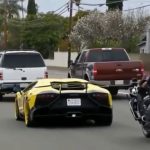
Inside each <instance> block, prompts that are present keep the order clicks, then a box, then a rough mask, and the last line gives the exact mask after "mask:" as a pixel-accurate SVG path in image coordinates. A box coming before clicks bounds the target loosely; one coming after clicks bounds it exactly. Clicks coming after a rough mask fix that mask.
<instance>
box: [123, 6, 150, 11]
mask: <svg viewBox="0 0 150 150" xmlns="http://www.w3.org/2000/svg"><path fill="white" fill-rule="evenodd" d="M148 6H150V4H148V5H143V6H140V7H135V8H131V9H126V10H123V11H132V10H136V9H141V8H145V7H148Z"/></svg>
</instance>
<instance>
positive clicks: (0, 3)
mask: <svg viewBox="0 0 150 150" xmlns="http://www.w3.org/2000/svg"><path fill="white" fill-rule="evenodd" d="M19 1H20V0H0V15H4V13H7V18H14V17H19V11H25V9H24V8H22V6H20V5H19V4H18V2H19ZM6 10H7V11H6Z"/></svg>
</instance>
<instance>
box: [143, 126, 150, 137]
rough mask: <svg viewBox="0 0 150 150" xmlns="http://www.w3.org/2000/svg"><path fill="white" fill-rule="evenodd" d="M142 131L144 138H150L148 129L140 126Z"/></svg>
mask: <svg viewBox="0 0 150 150" xmlns="http://www.w3.org/2000/svg"><path fill="white" fill-rule="evenodd" d="M142 131H143V134H144V136H145V137H146V138H150V129H146V128H144V126H142Z"/></svg>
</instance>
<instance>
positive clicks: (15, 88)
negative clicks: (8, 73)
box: [13, 85, 21, 93]
mask: <svg viewBox="0 0 150 150" xmlns="http://www.w3.org/2000/svg"><path fill="white" fill-rule="evenodd" d="M13 91H14V92H15V93H17V92H21V87H20V85H15V86H14V88H13Z"/></svg>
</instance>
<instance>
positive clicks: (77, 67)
mask: <svg viewBox="0 0 150 150" xmlns="http://www.w3.org/2000/svg"><path fill="white" fill-rule="evenodd" d="M85 55H86V51H83V52H82V53H80V54H79V55H78V56H77V58H76V60H75V62H74V65H73V66H72V67H73V68H72V77H76V78H83V69H84V60H85Z"/></svg>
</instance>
